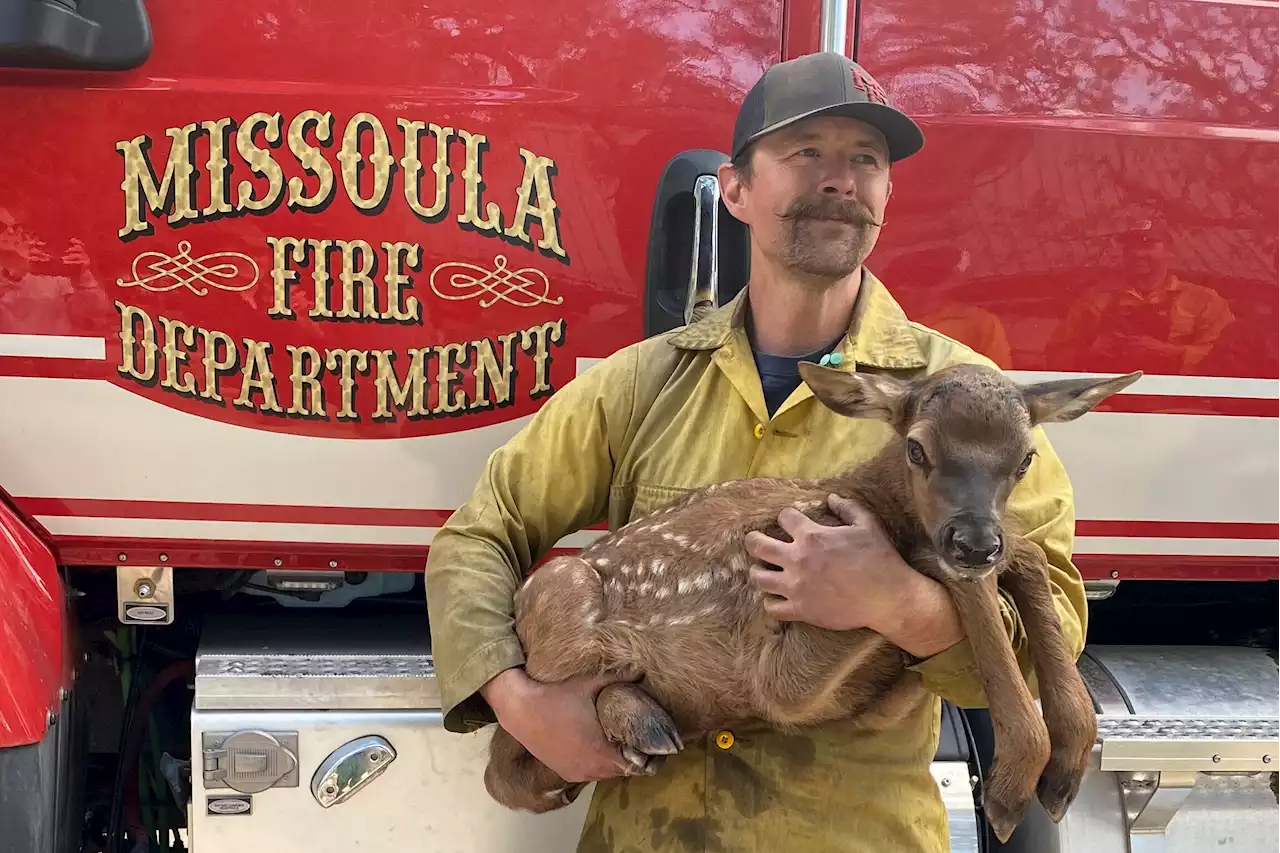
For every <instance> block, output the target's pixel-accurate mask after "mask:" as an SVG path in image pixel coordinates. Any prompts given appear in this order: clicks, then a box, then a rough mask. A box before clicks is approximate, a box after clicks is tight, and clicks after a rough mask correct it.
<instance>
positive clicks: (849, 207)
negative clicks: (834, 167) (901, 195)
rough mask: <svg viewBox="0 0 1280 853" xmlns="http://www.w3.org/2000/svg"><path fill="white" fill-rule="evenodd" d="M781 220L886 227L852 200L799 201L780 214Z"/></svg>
mask: <svg viewBox="0 0 1280 853" xmlns="http://www.w3.org/2000/svg"><path fill="white" fill-rule="evenodd" d="M778 218H779V219H797V220H798V219H834V220H836V221H838V222H847V223H849V224H850V225H875V226H877V227H879V226H882V225H884V221H883V220H877V219H876V218H875V217H874V216H872V215H871V211H870V210H868V209H867V208H866V207H865V206H863V205H861V204H859V203H858V202H856V201H853V200H851V199H838V198H828V197H820V198H813V199H799V200H797V201H795V202H793V203H792V204H791V206H790V207H788V208H787V209H786V211H785V212H783V213H780V214H778Z"/></svg>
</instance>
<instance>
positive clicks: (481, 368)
mask: <svg viewBox="0 0 1280 853" xmlns="http://www.w3.org/2000/svg"><path fill="white" fill-rule="evenodd" d="M518 334H520V333H519V332H511V333H509V334H506V335H503V336H501V337H500V338H498V340H499V341H501V342H502V363H501V364H499V363H498V359H497V356H495V355H494V352H493V344H491V343H489V339H488V338H481V339H480V340H478V341H472V342H471V346H472V348H473V349H475V351H476V394H475V399H474V400H473V401H472V403H471V406H470V410H471V411H476V410H477V409H487V408H490V407H491V406H493V405H494V404H497V405H499V406H504V405H506V404H508V403H510V402H511V390H512V389H511V378H512V376H513V375H514V373H515V355H516V346H515V338H516V335H518ZM490 386H492V387H493V390H494V394H493V396H492V398H491V397H490V395H489V387H490Z"/></svg>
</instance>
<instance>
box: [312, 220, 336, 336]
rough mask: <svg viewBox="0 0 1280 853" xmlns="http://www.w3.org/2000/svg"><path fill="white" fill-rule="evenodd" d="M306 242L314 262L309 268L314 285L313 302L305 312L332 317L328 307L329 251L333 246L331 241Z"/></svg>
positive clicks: (313, 240)
mask: <svg viewBox="0 0 1280 853" xmlns="http://www.w3.org/2000/svg"><path fill="white" fill-rule="evenodd" d="M307 243H308V245H310V246H311V258H312V262H313V264H314V266H313V267H312V269H311V283H312V284H313V285H314V287H315V300H314V304H312V306H311V310H310V311H308V312H307V314H308V316H311V317H332V316H333V311H332V309H330V308H329V251H330V250H331V249H332V248H333V241H332V240H315V239H312V240H308V241H307Z"/></svg>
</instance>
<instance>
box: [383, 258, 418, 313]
mask: <svg viewBox="0 0 1280 853" xmlns="http://www.w3.org/2000/svg"><path fill="white" fill-rule="evenodd" d="M382 249H383V251H385V252H386V253H387V276H386V279H385V281H386V283H387V310H386V311H383V312H382V314H381V315H380V316H381V317H382V319H384V320H399V321H400V322H402V323H404V322H409V323H413V322H417V320H418V318H419V317H420V316H421V314H422V312H421V310H420V309H421V308H422V305H421V303H419V302H418V298H417V297H416V296H409V297H408V298H407V299H406V300H405V304H404V307H403V308H402V307H400V288H402V287H412V286H413V278H411V277H410V276H407V275H404V274H403V273H402V272H401V270H402V269H403V267H405V266H408V267H409V269H417V268H418V264H419V263H420V262H421V259H420V258H419V252H420V247H419V246H418V244H417V243H383V244H382Z"/></svg>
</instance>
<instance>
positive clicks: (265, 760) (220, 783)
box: [202, 731, 299, 794]
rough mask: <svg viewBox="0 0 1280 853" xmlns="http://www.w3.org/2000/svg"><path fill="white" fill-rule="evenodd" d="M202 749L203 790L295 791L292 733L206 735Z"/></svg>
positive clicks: (295, 748) (295, 740)
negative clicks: (293, 789) (276, 789)
mask: <svg viewBox="0 0 1280 853" xmlns="http://www.w3.org/2000/svg"><path fill="white" fill-rule="evenodd" d="M202 746H203V756H202V758H203V761H204V767H203V769H204V786H205V788H230V789H231V790H233V791H239V792H240V793H242V794H258V793H261V792H262V791H265V790H267V789H268V788H296V787H298V784H299V783H298V735H297V733H296V732H290V733H276V734H268V733H267V732H259V731H244V732H235V733H231V734H227V733H213V732H206V733H205V735H204V738H203V743H202Z"/></svg>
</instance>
